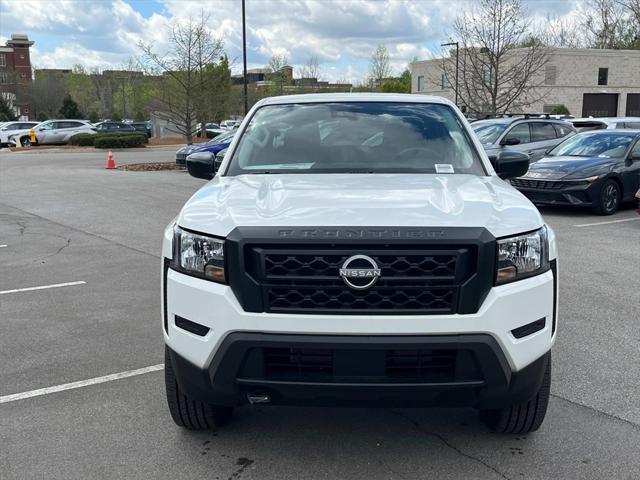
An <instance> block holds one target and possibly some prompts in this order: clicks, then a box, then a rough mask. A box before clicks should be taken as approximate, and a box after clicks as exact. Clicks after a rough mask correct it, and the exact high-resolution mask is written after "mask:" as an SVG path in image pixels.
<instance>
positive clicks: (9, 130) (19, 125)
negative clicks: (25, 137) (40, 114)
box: [0, 120, 38, 147]
mask: <svg viewBox="0 0 640 480" xmlns="http://www.w3.org/2000/svg"><path fill="white" fill-rule="evenodd" d="M36 125H38V122H28V121H20V120H19V121H16V122H4V123H2V124H0V147H4V146H6V145H9V137H11V136H13V135H15V134H20V133H28V132H29V129H31V128H33V127H35V126H36Z"/></svg>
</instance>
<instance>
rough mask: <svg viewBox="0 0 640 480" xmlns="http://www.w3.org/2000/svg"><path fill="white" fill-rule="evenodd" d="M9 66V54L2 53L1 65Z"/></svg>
mask: <svg viewBox="0 0 640 480" xmlns="http://www.w3.org/2000/svg"><path fill="white" fill-rule="evenodd" d="M6 66H7V56H6V55H5V54H4V53H0V67H6Z"/></svg>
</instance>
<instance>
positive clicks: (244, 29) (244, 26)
mask: <svg viewBox="0 0 640 480" xmlns="http://www.w3.org/2000/svg"><path fill="white" fill-rule="evenodd" d="M244 1H245V0H242V63H243V72H242V83H243V87H244V114H245V116H246V115H247V112H248V111H249V99H248V98H247V24H246V20H245V15H244Z"/></svg>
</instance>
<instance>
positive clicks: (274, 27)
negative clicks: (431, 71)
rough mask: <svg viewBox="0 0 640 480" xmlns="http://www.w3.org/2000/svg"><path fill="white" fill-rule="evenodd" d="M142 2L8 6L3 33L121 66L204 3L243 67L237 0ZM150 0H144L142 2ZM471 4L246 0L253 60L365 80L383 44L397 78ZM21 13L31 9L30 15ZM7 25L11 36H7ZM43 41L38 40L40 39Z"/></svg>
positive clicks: (0, 10) (56, 62)
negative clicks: (154, 5) (317, 67)
mask: <svg viewBox="0 0 640 480" xmlns="http://www.w3.org/2000/svg"><path fill="white" fill-rule="evenodd" d="M136 1H138V0H127V1H125V0H50V1H48V2H47V3H46V8H43V6H44V4H43V2H42V1H41V0H2V1H1V2H0V15H2V20H3V21H2V26H1V27H2V32H1V33H2V35H8V34H10V33H11V32H12V31H15V32H17V31H22V32H26V33H28V34H29V36H30V37H31V38H32V39H34V40H36V46H35V48H34V51H33V55H32V56H33V63H34V64H35V65H38V66H42V67H44V66H46V67H56V68H69V67H71V66H72V65H73V64H74V63H79V62H81V63H84V64H85V65H87V66H111V67H117V66H118V65H121V64H123V63H125V62H126V61H127V59H128V58H129V57H130V56H137V55H139V54H140V50H139V48H138V43H139V42H141V41H143V42H147V43H153V44H154V46H155V48H156V49H158V50H163V49H164V48H166V46H167V38H168V36H167V28H168V27H169V25H170V24H171V22H172V21H174V20H180V19H185V18H187V17H189V16H190V15H191V16H194V17H199V16H200V14H201V9H202V8H203V5H205V15H209V26H210V28H211V30H212V31H213V32H214V33H215V34H216V35H219V36H220V37H221V38H223V39H224V41H225V47H226V49H227V51H228V54H229V57H230V59H231V61H232V65H233V68H234V69H235V71H238V70H239V68H240V65H241V63H242V50H241V46H242V30H241V10H240V2H239V1H238V0H217V1H216V2H215V8H211V9H210V8H208V7H209V5H210V4H209V3H208V2H207V3H206V4H203V2H202V1H201V0H158V2H159V4H160V5H161V12H160V13H154V14H152V15H151V16H149V17H148V18H146V17H144V16H143V15H141V14H140V13H139V12H138V11H137V10H136ZM145 1H146V0H145ZM579 3H580V2H579V1H578V0H572V1H557V0H525V7H526V8H527V9H528V10H529V11H530V13H531V15H532V17H533V18H535V19H541V18H544V17H545V16H546V15H547V14H551V15H552V16H556V17H563V16H566V15H570V14H571V13H572V12H574V11H575V10H576V9H577V8H579ZM473 4H474V2H473V1H472V0H429V1H427V0H415V1H408V0H348V1H346V0H247V2H246V6H247V28H248V32H247V37H248V38H247V40H248V50H249V52H248V64H249V66H250V67H255V66H263V65H265V64H267V63H268V60H269V58H270V57H271V55H274V54H282V55H285V56H287V57H288V59H289V63H291V64H292V65H293V66H294V67H300V66H301V65H303V64H304V63H305V62H306V61H307V59H308V58H309V57H310V56H311V55H316V56H317V57H318V58H319V59H320V62H321V63H322V72H323V76H324V77H326V79H328V80H338V79H341V78H342V79H348V80H351V81H357V80H360V79H362V78H363V77H364V76H366V73H367V63H368V60H369V57H370V55H371V52H372V51H373V50H374V49H375V47H376V46H377V45H378V44H379V43H383V44H385V45H386V46H387V48H388V49H389V53H390V58H391V63H392V67H393V69H394V72H395V73H400V71H401V70H403V69H404V67H405V66H406V64H407V63H408V62H409V61H411V60H412V59H413V57H418V58H419V59H422V58H427V57H430V56H432V54H438V53H440V47H439V44H440V43H442V41H445V40H447V38H448V37H447V35H448V33H449V31H450V27H451V25H452V22H453V20H454V19H455V17H456V15H457V14H458V13H459V12H461V11H464V10H466V9H467V8H469V7H470V6H471V5H473ZM25 12H29V14H28V15H25ZM7 25H10V26H11V27H10V31H9V30H7V27H6V26H7ZM39 37H40V38H42V41H39Z"/></svg>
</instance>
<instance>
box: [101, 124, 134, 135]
mask: <svg viewBox="0 0 640 480" xmlns="http://www.w3.org/2000/svg"><path fill="white" fill-rule="evenodd" d="M95 129H96V131H97V132H98V133H116V134H117V133H136V131H137V130H136V129H135V128H133V126H132V125H131V124H129V123H124V122H102V123H99V124H97V125H96V126H95Z"/></svg>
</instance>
